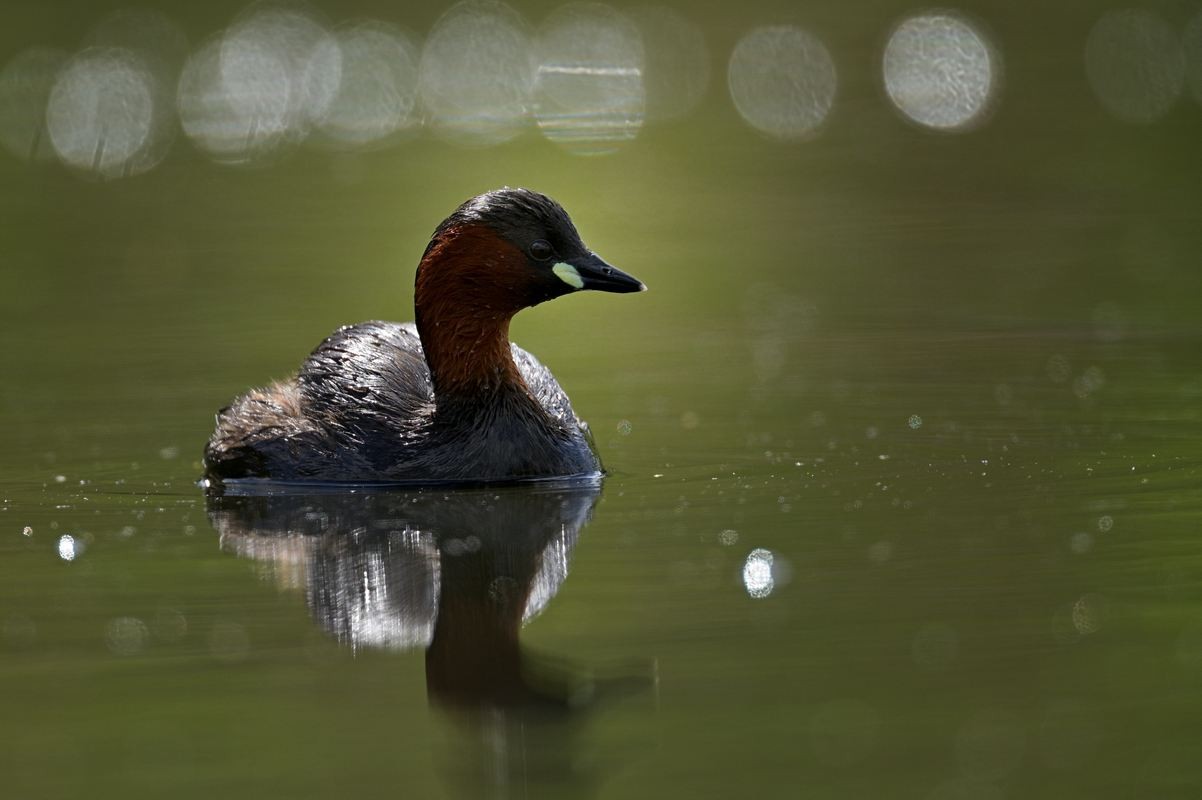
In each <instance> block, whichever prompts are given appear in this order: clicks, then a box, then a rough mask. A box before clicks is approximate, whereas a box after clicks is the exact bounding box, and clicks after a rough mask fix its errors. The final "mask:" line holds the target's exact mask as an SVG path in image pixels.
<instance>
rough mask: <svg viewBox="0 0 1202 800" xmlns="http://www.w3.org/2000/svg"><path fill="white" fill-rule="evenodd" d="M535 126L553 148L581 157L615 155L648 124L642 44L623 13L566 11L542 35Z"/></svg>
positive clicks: (592, 6)
mask: <svg viewBox="0 0 1202 800" xmlns="http://www.w3.org/2000/svg"><path fill="white" fill-rule="evenodd" d="M538 55H539V59H538V71H537V78H536V80H535V92H534V100H535V112H534V114H535V119H536V120H537V122H538V127H539V129H540V130H541V131H542V132H543V135H544V136H546V137H547V138H548V139H549V140H551V141H552V142H555V143H556V144H558V145H561V146H563V147H565V148H566V149H567V150H569V151H570V152H573V153H577V154H581V155H597V154H601V153H609V152H613V150H614V149H616V148H617V147H618V146H619V145H621V144H622V143H623V142H627V141H630V140H631V139H633V138H634V137H635V136H637V135H638V132H639V129H640V128H641V127H642V125H643V108H644V103H645V91H644V88H643V39H642V35H641V34H640V33H639V29H638V27H637V26H636V25H635V24H634V22H632V21H631V20H630V18H628V17H627V16H625V15H624V14H621V13H619V12H618V11H615V10H614V9H612V8H610V7H609V6H605V5H601V4H599V3H580V4H569V5H567V6H564V7H563V8H561V9H559V10H558V11H556V12H555V13H554V14H552V15H551V17H550V18H549V19H548V20H547V21H546V23H545V24H544V25H543V27H542V28H541V29H540V30H539V35H538Z"/></svg>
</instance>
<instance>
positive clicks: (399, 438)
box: [204, 188, 647, 483]
mask: <svg viewBox="0 0 1202 800" xmlns="http://www.w3.org/2000/svg"><path fill="white" fill-rule="evenodd" d="M646 288H647V287H645V286H644V285H643V284H642V283H640V282H639V281H638V280H636V279H635V278H633V277H631V276H630V275H627V274H626V273H624V272H622V271H621V270H619V269H617V268H616V267H613V266H610V265H609V264H607V263H605V261H603V260H602V259H601V258H600V257H599V256H597V255H596V254H595V253H593V252H591V251H590V250H589V249H588V248H587V247H585V246H584V243H583V242H581V240H580V235H579V234H578V233H577V232H576V228H575V226H573V225H572V221H571V219H570V218H569V217H568V215H567V212H565V211H564V210H563V208H561V207H560V205H559V204H558V203H556V202H555V201H554V200H552V199H551V198H549V197H546V196H545V195H542V194H539V193H537V192H532V191H530V190H527V189H509V188H505V189H499V190H497V191H494V192H488V193H487V194H482V195H480V196H479V197H474V198H472V199H471V200H468V201H467V202H466V203H464V204H463V205H461V206H460V207H459V208H458V209H456V210H455V213H453V214H451V216H449V217H447V219H446V220H445V221H444V222H443V223H442V224H441V225H439V226H438V229H437V230H435V231H434V235H433V236H432V237H431V239H430V243H429V245H427V247H426V252H425V254H424V255H423V256H422V259H421V262H420V263H419V264H418V267H417V280H416V283H415V290H414V310H415V312H416V323H404V324H401V323H395V322H364V323H361V324H359V325H350V326H347V327H344V328H341V329H339V330H337V331H335V332H334V334H333V335H331V336H330V337H329V338H328V339H326V340H325V341H324V342H322V343H321V344H320V345H319V346H318V347H317V349H316V350H314V351H313V353H312V354H311V355H310V356H309V357H308V359H306V360H305V362H304V364H302V365H301V368H300V372H299V373H298V374H297V375H296V377H295V378H293V379H291V380H288V381H284V382H281V383H276V384H273V385H272V386H270V387H268V388H265V389H255V390H252V391H250V392H248V393H246V394H244V395H242V396H241V397H239V398H238V399H237V400H235V401H234V402H233V403H232V404H231V405H229V406H228V407H226V408H223V409H222V410H221V411H220V412H219V413H218V416H217V430H216V431H214V433H213V436H212V438H210V439H209V443H208V445H207V446H206V447H205V455H204V463H205V473H206V475H207V476H208V477H210V478H215V479H223V480H229V479H238V478H270V479H274V480H281V481H304V480H310V481H429V482H432V483H438V482H459V481H463V482H490V481H507V480H518V479H525V478H544V477H566V476H576V475H585V474H591V473H596V472H598V471H599V470H600V468H601V465H600V462H599V461H598V459H597V456H596V454H595V453H594V452H593V448H592V445H591V442H590V438H589V436H588V426H587V425H585V423H583V422H582V421H581V420H580V419H579V418H578V417H577V416H576V414H575V413H574V412H573V411H572V406H571V404H570V403H569V402H568V398H567V395H565V394H564V392H563V390H562V389H561V388H560V387H559V384H558V383H557V382H556V381H555V377H554V376H553V375H551V372H550V371H549V370H548V369H547V368H546V367H544V366H543V365H542V364H540V363H539V362H538V361H537V360H536V359H535V358H534V357H533V356H532V355H530V354H529V353H527V352H526V351H525V350H523V349H521V348H520V347H518V346H516V345H512V344H510V342H509V320H510V319H511V318H512V317H513V315H514V314H516V313H517V312H518V311H520V310H522V309H523V308H527V307H529V306H533V305H537V304H538V303H541V302H543V301H544V300H551V299H553V298H555V297H559V296H560V295H564V294H568V293H569V292H574V291H577V290H580V289H597V290H600V291H603V292H638V291H643V290H644V289H646Z"/></svg>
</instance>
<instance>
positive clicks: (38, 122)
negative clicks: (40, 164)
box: [0, 47, 67, 161]
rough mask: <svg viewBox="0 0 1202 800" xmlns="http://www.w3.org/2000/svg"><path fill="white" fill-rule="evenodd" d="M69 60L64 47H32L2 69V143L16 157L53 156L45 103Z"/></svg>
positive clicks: (40, 157)
mask: <svg viewBox="0 0 1202 800" xmlns="http://www.w3.org/2000/svg"><path fill="white" fill-rule="evenodd" d="M66 61H67V54H66V53H65V52H63V51H62V50H55V49H52V48H49V47H30V48H29V49H27V50H22V51H21V52H20V53H18V54H17V55H15V56H13V58H12V60H10V61H9V62H8V63H7V64H6V65H5V66H4V69H3V70H0V145H3V146H4V149H5V150H7V151H8V152H10V153H12V154H13V155H14V156H16V157H17V158H20V159H23V160H28V161H48V160H50V159H53V158H54V149H53V148H52V147H51V146H50V137H49V135H48V134H47V132H46V104H47V102H48V101H49V99H50V91H51V89H53V88H54V84H55V81H56V80H57V79H58V73H59V70H61V69H62V66H63V64H64V63H66Z"/></svg>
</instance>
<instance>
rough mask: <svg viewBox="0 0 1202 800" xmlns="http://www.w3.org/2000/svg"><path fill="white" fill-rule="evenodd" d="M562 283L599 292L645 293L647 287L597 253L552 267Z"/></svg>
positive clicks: (574, 287)
mask: <svg viewBox="0 0 1202 800" xmlns="http://www.w3.org/2000/svg"><path fill="white" fill-rule="evenodd" d="M551 271H552V272H554V273H555V274H556V275H557V276H558V277H559V279H560V280H561V281H563V282H564V283H566V284H568V285H569V286H571V287H572V288H573V289H596V290H597V291H599V292H645V291H647V287H646V285H644V284H643V282H642V281H640V280H639V279H638V278H636V277H634V276H633V275H627V274H626V273H625V272H623V271H622V270H620V269H618V268H617V267H615V266H613V265H611V264H607V263H606V261H605V259H603V258H601V256H599V255H597V254H596V253H588V254H586V255H583V256H578V257H576V258H570V259H568V260H567V261H561V262H559V263H558V264H556V265H555V266H554V267H552V270H551Z"/></svg>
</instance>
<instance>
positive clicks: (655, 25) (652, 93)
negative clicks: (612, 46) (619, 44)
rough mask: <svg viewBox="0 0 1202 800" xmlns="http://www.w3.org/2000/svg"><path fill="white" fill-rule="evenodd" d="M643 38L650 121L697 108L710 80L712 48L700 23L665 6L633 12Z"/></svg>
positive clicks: (668, 118) (658, 120) (671, 116)
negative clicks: (706, 40) (707, 42)
mask: <svg viewBox="0 0 1202 800" xmlns="http://www.w3.org/2000/svg"><path fill="white" fill-rule="evenodd" d="M632 16H633V19H634V21H635V24H637V25H638V26H639V31H640V33H641V34H642V37H643V56H644V59H645V64H644V70H643V86H644V89H645V91H646V96H647V112H646V115H647V120H648V121H649V122H660V121H666V120H674V119H680V118H681V117H684V116H685V115H686V114H688V113H689V112H690V111H692V110H693V109H694V108H696V107H697V104H698V103H699V102H700V101H701V98H702V97H703V96H704V95H705V91H706V89H707V88H708V87H709V81H710V51H709V46H708V45H707V44H706V42H705V34H704V33H702V31H701V27H700V26H698V25H697V24H696V23H694V22H692V21H690V20H688V19H686V18H685V17H684V16H683V15H682V14H680V13H678V12H676V11H674V10H672V9H670V8H666V7H664V6H645V7H642V8H638V9H635V10H634V11H633V12H632Z"/></svg>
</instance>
